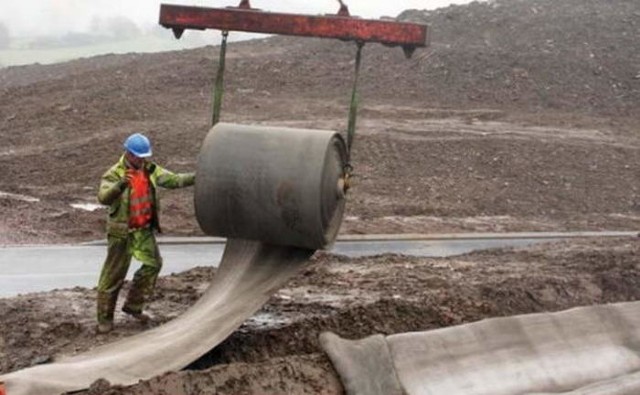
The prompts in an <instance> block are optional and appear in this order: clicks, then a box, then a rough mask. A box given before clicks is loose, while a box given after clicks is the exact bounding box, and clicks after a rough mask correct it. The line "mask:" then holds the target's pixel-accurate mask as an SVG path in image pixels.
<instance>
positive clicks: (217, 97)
mask: <svg viewBox="0 0 640 395" xmlns="http://www.w3.org/2000/svg"><path fill="white" fill-rule="evenodd" d="M228 36H229V32H228V31H226V30H225V31H223V32H222V43H220V61H219V62H218V73H217V75H216V83H215V87H214V88H213V115H212V116H211V126H214V125H216V124H217V123H218V122H219V121H220V110H221V108H222V94H223V93H224V68H225V62H226V58H227V37H228Z"/></svg>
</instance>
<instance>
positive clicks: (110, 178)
mask: <svg viewBox="0 0 640 395" xmlns="http://www.w3.org/2000/svg"><path fill="white" fill-rule="evenodd" d="M126 171H127V167H126V165H125V159H124V155H123V156H122V157H120V160H119V161H118V163H116V164H115V165H113V166H112V167H111V168H110V169H109V170H107V171H106V172H105V173H104V175H103V176H102V180H101V182H100V190H99V191H98V201H99V202H100V203H101V204H103V205H105V206H109V211H108V213H107V234H108V235H110V236H120V237H124V236H126V235H127V233H128V232H129V194H130V192H131V191H130V188H129V186H128V185H127V183H126V182H125V181H124V179H125V173H126ZM145 171H146V172H147V174H148V175H149V180H150V185H151V195H152V197H153V216H152V219H151V227H152V228H153V229H156V230H158V232H160V231H161V228H160V220H159V215H158V212H159V211H160V205H159V201H158V197H157V193H156V188H157V187H158V186H160V187H162V188H169V189H175V188H182V187H188V186H191V185H193V184H194V182H195V174H194V173H185V174H176V173H172V172H170V171H169V170H167V169H164V168H162V167H160V166H158V165H157V164H155V163H153V162H146V164H145Z"/></svg>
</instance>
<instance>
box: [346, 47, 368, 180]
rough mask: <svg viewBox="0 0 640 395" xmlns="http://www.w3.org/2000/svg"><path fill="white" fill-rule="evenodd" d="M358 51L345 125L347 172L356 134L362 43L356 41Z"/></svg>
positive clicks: (349, 170)
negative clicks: (346, 123)
mask: <svg viewBox="0 0 640 395" xmlns="http://www.w3.org/2000/svg"><path fill="white" fill-rule="evenodd" d="M357 46H358V51H357V52H356V72H355V76H354V79H353V90H352V92H351V105H350V106H349V123H348V127H347V168H346V169H345V171H346V172H347V174H349V173H351V170H352V169H353V168H352V166H351V146H352V145H353V139H354V137H355V134H356V119H357V117H358V102H359V97H358V78H359V76H360V63H361V62H360V61H361V58H362V47H364V43H363V42H361V41H358V42H357Z"/></svg>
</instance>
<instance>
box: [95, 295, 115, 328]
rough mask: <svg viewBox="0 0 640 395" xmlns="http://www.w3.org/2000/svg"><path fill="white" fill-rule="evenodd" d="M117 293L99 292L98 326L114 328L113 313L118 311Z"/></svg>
mask: <svg viewBox="0 0 640 395" xmlns="http://www.w3.org/2000/svg"><path fill="white" fill-rule="evenodd" d="M117 298H118V293H117V292H112V293H110V292H98V300H97V316H98V325H100V324H110V325H111V327H112V328H113V312H114V310H115V309H116V299H117Z"/></svg>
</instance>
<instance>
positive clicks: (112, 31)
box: [90, 16, 142, 39]
mask: <svg viewBox="0 0 640 395" xmlns="http://www.w3.org/2000/svg"><path fill="white" fill-rule="evenodd" d="M90 29H91V34H94V35H102V36H109V37H113V38H118V39H127V38H134V37H137V36H139V35H141V34H142V32H141V31H140V28H138V25H136V24H135V23H134V22H133V21H132V20H131V19H129V18H127V17H124V16H114V17H107V18H102V17H99V16H96V17H93V19H92V20H91V24H90Z"/></svg>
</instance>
